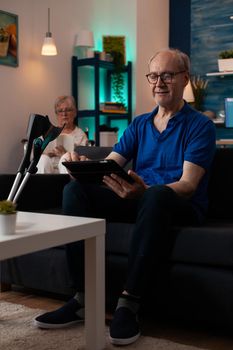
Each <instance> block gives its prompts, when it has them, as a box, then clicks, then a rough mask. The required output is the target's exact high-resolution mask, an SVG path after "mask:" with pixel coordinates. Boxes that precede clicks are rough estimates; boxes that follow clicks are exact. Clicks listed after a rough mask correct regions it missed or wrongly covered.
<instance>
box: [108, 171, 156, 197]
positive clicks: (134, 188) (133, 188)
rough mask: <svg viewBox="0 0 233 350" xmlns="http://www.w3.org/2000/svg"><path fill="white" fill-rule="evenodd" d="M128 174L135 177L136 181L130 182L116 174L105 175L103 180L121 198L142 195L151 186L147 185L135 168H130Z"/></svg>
mask: <svg viewBox="0 0 233 350" xmlns="http://www.w3.org/2000/svg"><path fill="white" fill-rule="evenodd" d="M128 174H129V175H130V176H131V177H132V179H134V181H135V182H134V183H133V184H130V183H129V182H127V181H125V180H124V179H122V178H121V177H119V176H117V175H116V174H111V176H104V177H103V182H104V184H105V185H106V186H108V187H109V188H110V189H111V190H112V191H113V192H115V193H116V194H117V195H118V196H119V197H121V198H127V199H130V198H138V197H141V196H142V194H143V193H144V192H145V190H146V189H147V188H148V187H149V186H147V185H146V184H145V182H144V181H143V180H142V178H141V177H140V176H138V175H137V174H136V173H135V172H134V171H133V170H129V171H128Z"/></svg>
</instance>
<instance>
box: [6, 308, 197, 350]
mask: <svg viewBox="0 0 233 350" xmlns="http://www.w3.org/2000/svg"><path fill="white" fill-rule="evenodd" d="M42 312H43V311H42V310H38V309H30V308H28V307H25V306H23V305H17V304H13V303H8V302H4V301H0V349H4V350H19V349H22V350H31V349H32V350H53V349H54V350H84V349H86V348H85V339H84V326H83V325H78V326H77V325H75V326H73V327H70V328H66V329H64V330H62V329H60V330H41V329H38V328H36V327H35V326H34V325H33V318H34V317H35V316H36V315H38V314H40V313H42ZM106 349H109V350H113V349H114V350H116V349H119V347H115V346H113V345H111V344H110V343H109V340H108V329H107V328H106ZM121 349H127V350H131V349H132V350H133V349H135V350H139V349H143V350H203V349H200V348H197V347H193V346H189V345H184V344H178V343H174V342H172V341H169V340H165V339H161V338H152V337H144V336H141V337H140V339H139V340H138V341H137V342H136V343H134V344H132V345H128V346H127V347H123V348H122V347H121Z"/></svg>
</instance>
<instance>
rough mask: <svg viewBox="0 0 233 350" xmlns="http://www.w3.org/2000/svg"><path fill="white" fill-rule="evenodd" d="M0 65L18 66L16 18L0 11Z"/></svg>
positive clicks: (11, 14)
mask: <svg viewBox="0 0 233 350" xmlns="http://www.w3.org/2000/svg"><path fill="white" fill-rule="evenodd" d="M0 64H5V65H8V66H13V67H17V66H18V16H17V15H14V14H13V13H9V12H5V11H1V10H0Z"/></svg>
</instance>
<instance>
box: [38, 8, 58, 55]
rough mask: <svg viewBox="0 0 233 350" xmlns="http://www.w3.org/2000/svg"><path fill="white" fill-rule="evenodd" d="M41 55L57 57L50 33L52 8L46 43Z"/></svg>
mask: <svg viewBox="0 0 233 350" xmlns="http://www.w3.org/2000/svg"><path fill="white" fill-rule="evenodd" d="M41 55H43V56H55V55H57V48H56V45H55V42H54V40H53V38H52V33H51V32H50V8H48V31H47V32H46V35H45V38H44V43H43V46H42V49H41Z"/></svg>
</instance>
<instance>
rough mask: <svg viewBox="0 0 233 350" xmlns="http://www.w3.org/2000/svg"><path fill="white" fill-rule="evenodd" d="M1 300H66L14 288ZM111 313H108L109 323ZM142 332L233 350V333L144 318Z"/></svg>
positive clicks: (51, 305) (55, 303)
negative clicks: (156, 322)
mask: <svg viewBox="0 0 233 350" xmlns="http://www.w3.org/2000/svg"><path fill="white" fill-rule="evenodd" d="M0 300H4V301H7V302H11V303H16V304H22V305H25V306H27V307H30V308H36V309H41V310H48V311H49V310H54V309H55V308H57V307H60V306H61V305H63V304H64V300H59V299H57V298H52V297H48V296H41V295H35V294H32V293H31V292H29V291H24V290H14V291H8V292H2V293H0ZM110 319H111V315H109V314H108V315H106V320H107V323H108V322H109V320H110ZM142 334H143V335H147V336H152V337H159V338H164V339H167V340H171V341H174V342H178V343H181V344H186V345H193V346H196V347H197V348H204V349H208V350H233V335H232V336H230V335H229V334H228V335H226V334H221V333H219V334H216V332H215V333H213V332H211V331H207V330H200V329H199V330H195V329H190V327H184V326H177V325H176V326H175V325H174V324H173V325H168V324H162V325H161V324H159V325H158V324H155V323H154V322H153V321H152V320H151V321H150V320H143V324H142Z"/></svg>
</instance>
